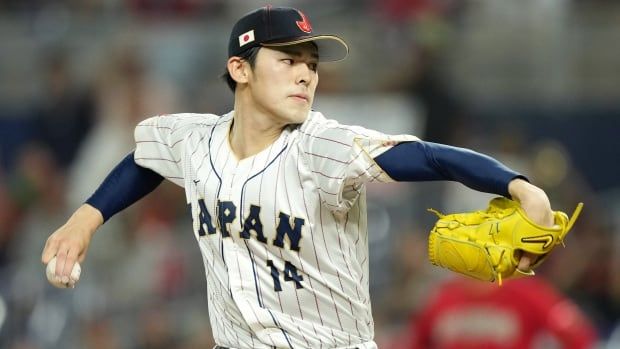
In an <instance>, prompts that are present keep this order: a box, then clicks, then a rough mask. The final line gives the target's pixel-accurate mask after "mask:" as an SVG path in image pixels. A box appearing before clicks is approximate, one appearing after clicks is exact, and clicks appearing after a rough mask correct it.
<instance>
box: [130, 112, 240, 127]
mask: <svg viewBox="0 0 620 349" xmlns="http://www.w3.org/2000/svg"><path fill="white" fill-rule="evenodd" d="M226 115H228V114H226ZM226 115H224V116H219V115H215V114H197V113H178V114H164V115H157V116H153V117H150V118H147V119H145V120H142V121H141V122H140V123H138V127H149V126H167V127H173V126H174V125H195V126H197V127H210V126H213V125H215V124H216V123H217V122H218V120H220V119H222V118H225V117H226Z"/></svg>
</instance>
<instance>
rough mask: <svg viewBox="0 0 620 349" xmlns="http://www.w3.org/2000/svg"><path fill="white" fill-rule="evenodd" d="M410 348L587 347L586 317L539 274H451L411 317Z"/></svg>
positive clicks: (591, 339) (591, 332)
mask: <svg viewBox="0 0 620 349" xmlns="http://www.w3.org/2000/svg"><path fill="white" fill-rule="evenodd" d="M409 330H411V337H410V343H409V344H407V345H406V347H407V348H411V349H431V348H432V349H457V348H458V349H468V348H472V349H473V348H475V349H483V348H484V349H524V348H532V349H536V348H541V349H542V348H545V349H547V348H564V349H584V348H593V347H594V346H595V345H596V343H597V333H596V330H595V328H594V326H593V325H592V323H591V322H590V320H589V319H588V318H587V317H586V316H585V315H584V314H583V313H582V312H581V311H580V310H579V308H578V307H577V306H576V305H575V304H574V303H573V302H572V301H571V300H569V299H568V298H567V297H565V296H564V295H562V294H561V293H559V292H558V291H556V290H555V289H554V288H553V287H552V286H551V285H550V284H549V283H547V282H546V281H545V280H544V279H542V278H538V277H528V278H522V279H514V280H508V281H507V282H505V283H504V285H503V286H501V287H498V286H497V285H496V284H490V283H482V282H479V281H474V280H470V279H465V278H461V277H459V278H452V279H449V280H448V281H447V282H445V283H443V284H441V285H440V286H439V290H438V292H436V293H435V294H434V296H433V297H432V298H431V299H429V302H428V304H427V306H426V307H425V308H424V309H422V311H421V312H419V313H416V314H415V315H414V316H413V317H412V320H411V323H410V327H409Z"/></svg>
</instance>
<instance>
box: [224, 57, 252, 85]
mask: <svg viewBox="0 0 620 349" xmlns="http://www.w3.org/2000/svg"><path fill="white" fill-rule="evenodd" d="M226 67H227V69H228V73H229V74H230V77H232V78H233V80H235V81H236V82H237V83H238V84H244V83H247V82H248V80H249V79H250V65H249V64H248V62H247V61H245V60H243V59H241V58H239V57H235V56H233V57H230V58H229V59H228V62H227V63H226Z"/></svg>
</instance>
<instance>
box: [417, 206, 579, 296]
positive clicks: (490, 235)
mask: <svg viewBox="0 0 620 349" xmlns="http://www.w3.org/2000/svg"><path fill="white" fill-rule="evenodd" d="M582 207H583V203H579V204H578V205H577V208H576V209H575V212H574V213H573V215H572V217H571V218H570V219H569V218H568V216H567V215H566V213H564V212H561V211H554V212H553V215H554V219H555V225H554V226H553V227H544V226H540V225H538V224H536V223H534V222H532V221H531V220H530V219H529V218H528V217H527V216H526V215H525V212H524V211H523V209H522V208H521V206H520V205H519V204H518V203H517V202H515V201H512V200H509V199H507V198H503V197H498V198H494V199H492V200H491V202H490V203H489V207H488V208H487V209H486V210H484V211H475V212H467V213H455V214H449V215H443V214H441V213H439V212H437V211H435V210H432V209H431V210H429V211H432V212H435V214H437V216H439V220H438V221H437V222H436V223H435V226H434V227H433V229H432V230H431V233H430V235H429V238H428V257H429V260H430V262H431V263H433V264H435V265H438V266H440V267H443V268H447V269H450V270H452V271H455V272H457V273H461V274H465V275H467V276H470V277H473V278H476V279H479V280H484V281H491V282H494V281H495V280H498V283H499V285H500V286H501V284H502V279H508V278H511V277H515V276H518V275H520V274H521V275H534V272H533V271H532V270H529V271H521V270H518V269H517V266H518V265H519V259H520V256H521V254H522V253H523V252H529V253H532V254H534V255H536V256H538V259H537V260H536V261H535V262H534V264H533V265H532V266H531V267H530V268H531V269H533V268H536V267H537V266H539V265H540V264H541V263H542V262H543V261H544V259H545V258H546V257H547V256H548V254H549V252H551V250H552V249H553V248H554V247H555V246H556V245H558V244H562V245H564V243H563V240H564V237H565V236H566V234H567V233H568V231H569V230H570V229H571V228H572V226H573V224H574V223H575V221H576V220H577V217H578V216H579V213H580V212H581V209H582Z"/></svg>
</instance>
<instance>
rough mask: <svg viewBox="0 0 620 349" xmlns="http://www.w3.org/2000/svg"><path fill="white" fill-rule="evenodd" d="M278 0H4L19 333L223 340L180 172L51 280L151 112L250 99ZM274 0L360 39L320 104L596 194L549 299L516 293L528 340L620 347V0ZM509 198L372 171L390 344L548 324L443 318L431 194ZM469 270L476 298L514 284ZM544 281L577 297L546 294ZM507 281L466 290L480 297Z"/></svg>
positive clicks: (21, 340) (459, 199)
mask: <svg viewBox="0 0 620 349" xmlns="http://www.w3.org/2000/svg"><path fill="white" fill-rule="evenodd" d="M265 4H266V2H263V1H251V0H229V1H224V0H83V1H76V0H64V1H61V0H56V1H37V0H3V1H0V347H1V348H10V349H17V348H19V349H43V348H95V349H103V348H106V349H107V348H184V349H185V348H188V349H189V348H211V346H212V345H213V340H212V336H211V332H210V325H209V320H208V314H207V298H206V287H207V285H206V282H205V281H204V274H203V273H204V269H203V264H202V259H201V257H200V252H199V249H198V247H197V245H196V244H195V241H194V237H193V234H192V233H191V226H190V218H189V215H188V214H187V211H186V207H185V204H184V202H185V198H184V194H183V192H182V190H181V189H180V188H178V187H175V186H174V185H172V184H170V183H165V184H164V185H162V186H160V187H159V188H158V189H157V190H156V191H155V192H153V193H152V194H151V195H149V196H147V197H146V198H145V199H143V200H142V201H140V202H139V203H137V204H135V205H134V206H132V207H130V208H129V209H128V210H126V211H125V212H123V213H121V214H119V215H117V216H115V217H114V218H112V219H111V220H110V221H109V222H108V223H106V224H105V226H103V227H102V228H101V229H100V231H99V232H98V233H97V234H96V235H95V237H94V240H93V242H92V244H91V247H90V250H89V254H88V257H87V260H86V261H85V263H84V264H83V266H82V270H83V274H82V279H81V281H80V283H79V285H78V287H77V288H75V289H72V290H59V289H55V288H53V287H52V286H50V285H49V284H48V283H47V281H46V280H45V276H44V267H43V266H42V265H41V262H40V253H41V250H42V248H43V246H44V244H45V240H46V238H47V236H48V235H49V234H51V233H52V232H53V231H54V230H55V229H56V228H58V227H59V226H60V225H62V224H63V223H64V221H65V220H66V219H67V218H68V217H69V215H70V214H71V212H73V210H75V209H76V208H77V207H78V206H79V205H80V204H81V203H82V202H83V201H84V200H85V199H86V198H87V197H88V196H89V195H90V193H92V191H94V189H95V188H96V187H97V186H98V184H99V183H100V182H101V180H102V179H103V178H104V176H105V175H106V174H107V173H108V171H110V169H111V168H112V167H113V166H114V165H115V164H116V163H117V162H118V161H119V160H120V159H121V158H122V157H124V155H125V154H127V153H128V152H130V151H131V150H132V149H133V147H134V145H133V127H134V125H135V124H136V123H137V122H138V121H140V120H142V119H145V118H147V117H150V116H153V115H157V114H164V113H171V112H198V113H206V112H211V113H217V114H221V113H225V112H227V111H229V110H230V109H231V107H232V95H231V93H230V92H229V91H228V90H227V88H226V86H225V84H224V83H223V82H222V81H221V80H220V79H219V76H220V75H221V73H222V72H223V71H224V66H225V59H226V47H227V46H226V45H227V40H228V35H229V31H230V28H231V27H232V25H233V23H234V22H235V20H236V19H237V18H238V17H240V16H241V15H243V14H245V13H246V12H248V11H250V10H252V9H254V8H257V7H260V6H263V5H265ZM271 4H273V5H289V6H294V7H298V8H300V9H302V10H303V11H304V12H305V13H306V14H307V15H308V16H309V18H310V19H311V21H312V24H313V27H314V29H315V30H316V31H320V32H334V33H338V34H340V35H341V36H342V37H343V38H344V39H345V40H347V41H348V43H349V45H350V49H351V53H350V56H349V58H348V59H347V60H346V61H344V62H339V63H331V64H324V65H322V66H321V67H320V79H321V82H320V84H319V91H318V95H317V98H316V103H315V108H316V109H318V110H320V111H322V112H323V113H324V114H326V115H327V116H328V117H330V118H335V119H338V120H340V121H341V122H343V123H348V124H358V125H362V126H366V127H369V128H375V129H378V130H381V131H384V132H388V133H410V134H414V135H417V136H419V137H420V138H423V139H425V140H429V141H433V142H441V143H448V144H452V145H456V146H462V147H470V148H473V149H475V150H478V151H481V152H485V153H488V154H490V155H493V156H496V157H497V158H499V159H501V160H502V161H503V162H505V163H506V164H508V165H509V166H511V167H513V168H515V169H516V170H518V171H522V172H523V173H525V174H527V175H528V176H529V178H530V180H531V181H532V182H533V183H534V184H536V185H538V186H540V187H542V188H543V189H545V190H546V191H547V192H548V194H549V196H550V198H551V201H552V204H553V208H554V209H558V210H563V211H565V212H568V213H570V212H572V211H573V210H574V208H575V206H576V204H577V202H579V201H583V202H585V209H584V212H583V213H582V215H581V217H580V220H579V221H578V222H577V224H576V226H575V228H574V230H573V231H572V232H571V233H570V234H569V236H568V238H567V239H566V246H567V248H565V249H562V248H559V249H557V250H556V251H554V254H553V256H552V258H549V259H548V260H547V262H546V264H545V265H543V267H542V268H541V269H540V270H539V272H538V275H539V276H537V277H536V278H534V279H533V280H536V281H537V283H535V284H532V285H525V286H523V287H521V289H527V290H529V291H530V293H532V294H534V296H532V295H529V296H528V295H521V294H518V293H515V294H512V295H509V296H507V298H505V299H504V301H502V302H501V303H500V304H504V305H505V306H504V308H507V307H508V306H507V305H506V304H508V303H511V302H513V301H514V302H515V303H518V304H520V306H516V308H520V309H521V310H523V309H526V310H527V312H528V314H529V315H530V316H531V318H530V320H528V321H531V323H530V324H533V323H535V324H539V323H540V325H536V326H537V328H538V329H539V330H540V331H534V330H532V332H536V333H534V335H535V336H537V338H538V339H537V340H536V341H535V343H536V344H535V345H534V344H528V345H527V346H521V347H532V348H534V347H536V348H586V347H595V348H620V230H619V228H618V226H619V224H620V181H619V179H620V2H618V1H614V0H607V1H606V0H519V1H510V0H357V1H355V0H329V1H328V0H305V1H286V2H284V1H272V2H271ZM490 197H491V196H489V195H486V194H481V193H475V192H473V191H471V190H469V189H467V188H464V187H462V186H460V185H456V184H452V183H413V184H389V185H380V186H379V187H377V186H375V185H372V186H370V188H369V224H370V250H371V251H370V252H371V285H370V286H371V295H372V301H373V312H374V314H375V322H376V341H377V342H378V343H379V345H380V346H381V347H382V348H431V347H433V348H448V347H449V346H441V345H440V343H447V342H448V339H445V338H446V336H448V337H449V336H450V335H452V336H454V335H455V334H456V333H459V331H464V332H465V333H469V334H471V333H473V332H472V331H474V330H475V331H478V332H479V336H480V337H484V336H485V335H486V334H485V333H483V332H484V331H482V330H481V329H487V328H495V329H500V330H501V331H499V332H500V333H499V334H498V333H495V334H494V336H495V338H504V339H505V338H507V337H506V336H508V337H510V336H512V337H518V336H525V335H526V334H524V333H521V332H519V331H516V332H515V331H512V332H511V331H509V330H508V329H510V328H523V326H521V327H519V326H518V325H515V324H514V323H513V322H514V321H513V322H511V321H512V320H510V316H512V315H510V311H508V310H506V309H501V307H499V306H498V307H493V306H484V309H485V311H484V312H477V311H467V310H465V311H464V312H462V313H461V316H462V315H463V314H465V315H467V316H465V317H464V318H463V319H464V320H463V321H456V320H455V319H459V317H458V314H457V313H458V311H456V310H454V309H452V310H453V312H452V313H449V314H448V315H442V309H441V308H442V307H443V306H445V305H446V304H448V303H449V301H442V298H441V297H442V296H445V288H446V285H451V284H450V283H451V282H460V281H462V280H461V279H460V278H458V277H454V276H452V275H450V274H449V273H447V272H445V271H442V270H440V269H439V268H436V267H433V266H432V265H430V263H429V262H428V261H427V252H426V236H427V232H428V231H429V229H430V227H431V226H432V224H433V222H434V220H435V217H434V215H433V214H430V213H428V212H427V211H426V209H427V208H429V207H433V208H435V209H438V210H440V211H443V212H453V211H465V210H472V209H479V208H483V207H485V206H486V204H487V202H488V200H489V198H490ZM459 287H462V288H463V290H462V294H468V295H470V296H471V295H472V294H474V295H478V296H480V295H489V294H490V293H491V292H495V291H494V290H497V287H496V285H484V286H481V285H480V284H476V286H474V287H473V288H475V289H476V290H475V291H471V290H470V291H467V290H466V289H467V287H469V286H463V285H461V286H459ZM448 289H449V290H452V291H453V293H450V292H448V298H450V296H452V297H453V298H454V297H457V296H455V295H454V294H455V293H456V292H459V291H457V287H451V288H448ZM505 289H506V290H508V289H510V287H506V288H505ZM442 290H443V291H442ZM502 292H503V291H502ZM541 294H545V295H548V298H545V299H549V301H548V302H542V303H544V304H549V305H557V304H560V305H561V306H558V307H552V308H549V309H548V307H544V306H538V305H536V304H537V302H535V301H534V300H533V299H535V298H536V299H541V297H542V296H540V295H541ZM536 295H538V296H540V297H538V296H536ZM459 297H460V296H459ZM492 297H495V296H483V297H471V298H468V297H465V296H462V297H461V298H459V299H461V302H460V303H462V304H470V303H471V304H470V308H467V309H470V310H471V309H472V308H471V307H474V306H475V302H484V300H485V299H489V298H492ZM528 297H533V298H528ZM537 297H538V298H537ZM545 297H547V296H545ZM506 299H507V300H506ZM538 303H541V302H538ZM437 304H439V305H440V306H439V307H438V308H436V309H435V308H433V307H434V306H436V305H437ZM431 308H432V309H431ZM567 309H568V310H567ZM513 310H514V309H513ZM429 313H432V314H434V315H433V316H431V317H429V315H428V314H429ZM455 314H457V315H455ZM476 314H478V315H480V314H482V315H483V316H481V317H480V319H479V321H470V320H472V319H473V318H474V317H475V315H476ZM513 315H514V314H513ZM442 316H443V318H442ZM496 319H500V320H501V321H504V322H501V321H496ZM507 319H508V320H507ZM513 320H514V316H513ZM432 321H439V324H437V325H435V324H434V323H433V322H432ZM484 321H487V323H485V322H484ZM489 321H490V323H488V322H489ZM459 324H460V326H461V327H463V324H467V325H469V326H472V327H470V328H459ZM425 326H426V327H429V328H426V329H425ZM571 326H572V327H571ZM472 328H473V329H474V330H472ZM424 331H427V332H428V333H425V332H424ZM478 332H476V333H478ZM496 332H497V331H496ZM539 332H540V333H539ZM425 336H426V337H430V338H435V340H434V341H431V342H433V343H435V344H434V346H433V345H431V344H429V343H423V341H422V338H423V337H425ZM441 336H444V337H441ZM498 336H499V337H498ZM502 336H503V337H502ZM440 338H444V339H440ZM442 341H443V342H442ZM459 347H461V348H464V347H466V346H465V344H463V345H462V346H459V344H454V346H452V347H451V348H459ZM473 347H476V346H473ZM479 347H481V346H479ZM516 347H518V346H515V348H516ZM492 348H495V347H492ZM511 348H512V347H511Z"/></svg>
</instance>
